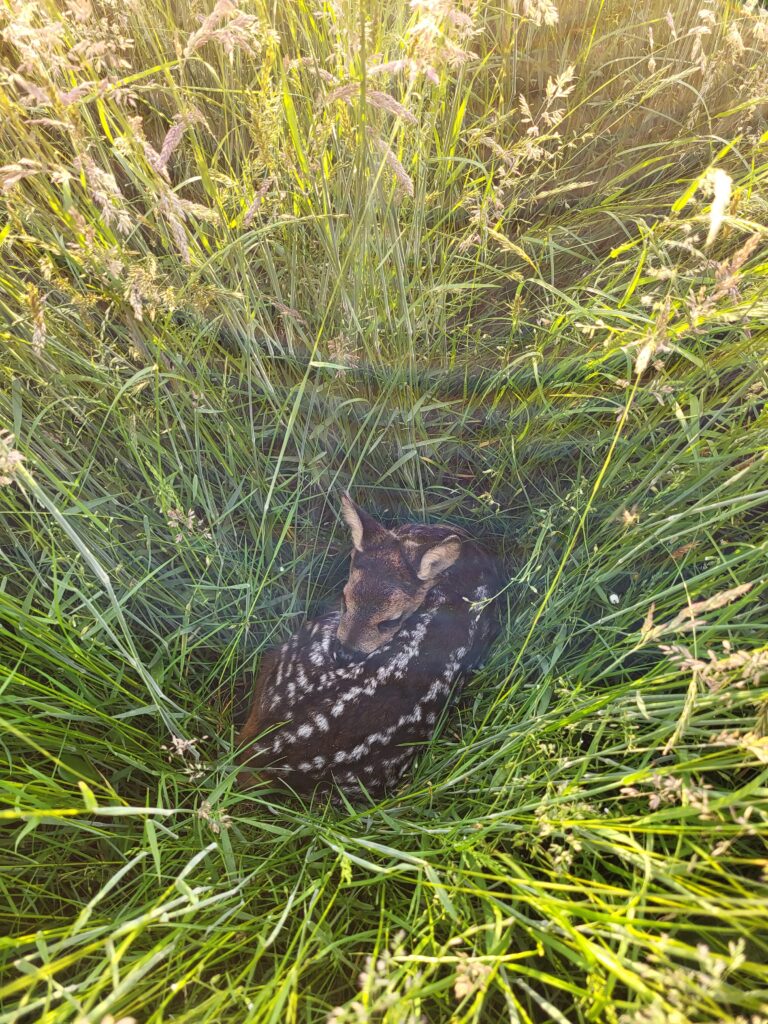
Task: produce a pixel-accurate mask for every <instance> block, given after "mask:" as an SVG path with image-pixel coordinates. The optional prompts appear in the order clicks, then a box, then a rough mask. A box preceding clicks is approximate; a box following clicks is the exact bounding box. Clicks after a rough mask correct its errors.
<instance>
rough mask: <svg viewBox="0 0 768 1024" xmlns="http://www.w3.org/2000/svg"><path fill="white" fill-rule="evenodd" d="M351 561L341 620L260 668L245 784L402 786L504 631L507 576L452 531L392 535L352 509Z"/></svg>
mask: <svg viewBox="0 0 768 1024" xmlns="http://www.w3.org/2000/svg"><path fill="white" fill-rule="evenodd" d="M344 515H345V518H346V520H347V522H348V523H349V525H350V528H351V531H352V540H353V545H354V551H353V556H352V563H351V567H350V576H349V581H348V583H347V585H346V586H345V588H344V598H343V601H342V606H341V610H340V611H339V612H333V613H331V614H329V615H325V616H322V617H321V618H319V619H316V620H314V621H312V622H310V623H308V624H307V625H306V626H305V627H304V628H303V629H302V630H300V631H299V632H298V633H296V634H295V635H294V636H292V637H291V638H290V639H289V640H287V641H286V642H285V643H284V644H282V645H281V646H280V647H278V648H276V649H274V650H272V651H269V652H268V653H267V654H266V655H265V656H264V658H263V660H262V665H261V668H260V671H259V674H258V677H257V679H256V683H255V686H254V691H253V702H252V705H251V710H250V713H249V715H248V719H247V721H246V722H245V725H244V726H243V727H242V729H241V730H240V733H239V735H238V737H237V746H238V747H239V748H242V749H241V751H240V754H239V755H238V761H239V763H240V764H241V765H242V766H243V768H244V771H243V772H242V773H241V780H242V782H243V783H244V784H246V785H247V784H248V783H249V782H251V781H253V776H252V774H251V773H252V772H253V771H256V772H258V773H259V774H260V775H265V776H274V777H279V778H282V779H283V780H284V781H286V782H287V783H288V784H289V785H290V786H291V787H292V788H294V789H295V790H297V791H298V792H304V793H306V792H310V791H312V790H313V789H314V788H315V787H316V786H318V785H321V786H327V785H329V784H331V783H335V784H337V785H339V786H340V787H341V788H342V789H345V790H347V791H348V792H350V793H355V792H357V793H359V792H360V783H362V784H363V786H364V787H365V788H366V789H367V790H368V791H369V792H371V793H373V794H376V793H380V792H382V791H384V790H386V789H389V788H391V787H393V786H394V785H396V783H397V782H398V780H399V778H400V776H401V774H402V772H403V770H404V769H405V768H406V767H407V764H408V762H409V761H410V760H411V759H412V758H413V756H414V754H415V753H416V751H417V749H418V746H419V745H420V744H423V743H424V742H426V740H428V739H429V737H430V735H431V733H432V731H433V729H434V726H435V723H436V721H437V719H438V716H439V715H440V713H441V711H442V710H443V708H444V707H445V705H446V704H447V702H448V700H449V698H450V697H451V695H452V694H453V695H454V696H455V695H456V693H457V691H458V689H459V687H460V685H461V684H462V683H463V681H464V679H465V678H466V676H467V675H468V674H469V673H470V672H471V671H472V669H474V668H476V667H477V665H478V664H479V663H480V661H481V660H482V659H483V657H484V655H485V654H486V652H487V650H488V648H489V647H490V644H491V643H492V642H493V640H494V638H495V636H496V635H497V633H498V631H499V615H498V602H496V601H494V600H493V598H494V596H495V595H496V594H497V593H498V591H499V589H500V583H501V580H500V573H499V569H498V566H497V564H496V563H495V561H494V560H493V559H492V558H491V557H490V556H489V555H488V554H486V553H485V552H484V551H483V550H482V549H481V548H480V547H479V546H478V545H477V544H475V543H474V541H472V540H471V539H470V538H468V537H465V536H463V535H459V534H457V532H456V531H455V530H454V529H452V528H449V527H445V526H420V525H413V524H410V525H406V526H403V527H400V529H398V530H396V531H388V530H384V528H383V527H381V526H379V524H378V523H376V522H375V520H373V519H372V518H371V517H370V516H368V515H367V514H366V513H363V512H362V510H361V509H358V508H357V506H355V505H353V504H352V503H351V501H349V499H347V500H346V503H345V508H344Z"/></svg>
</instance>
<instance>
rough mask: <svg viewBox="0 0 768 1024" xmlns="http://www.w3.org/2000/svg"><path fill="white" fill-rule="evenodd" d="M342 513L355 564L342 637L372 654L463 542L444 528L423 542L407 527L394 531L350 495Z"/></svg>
mask: <svg viewBox="0 0 768 1024" xmlns="http://www.w3.org/2000/svg"><path fill="white" fill-rule="evenodd" d="M341 511H342V515H343V516H344V519H345V521H346V523H347V525H348V526H349V529H350V532H351V534H352V564H351V566H350V570H349V579H348V580H347V585H346V586H345V587H344V596H343V597H342V601H341V618H340V620H339V628H338V632H337V636H338V638H339V640H340V641H341V643H342V644H343V645H344V646H345V647H347V648H349V649H351V650H354V651H359V652H360V653H362V654H370V653H371V652H372V651H375V650H376V648H377V647H380V646H381V644H383V643H385V642H386V641H387V640H391V639H392V637H393V636H394V635H395V633H396V632H397V631H398V629H399V628H400V626H401V624H402V623H403V621H404V620H405V619H406V618H407V617H408V616H409V615H411V614H412V613H413V612H415V611H416V610H417V609H418V608H419V607H421V604H422V602H423V601H424V598H425V597H426V596H427V594H428V593H429V591H430V590H431V589H432V587H433V586H434V585H435V583H436V582H437V579H438V577H439V576H440V574H441V573H443V572H445V571H446V570H447V569H449V568H450V567H451V566H452V565H453V564H454V562H456V560H457V559H458V557H459V555H460V554H461V544H462V542H461V538H460V537H458V536H457V535H456V534H452V533H451V532H450V531H449V530H447V529H446V528H444V527H443V528H441V529H439V530H437V536H434V537H432V538H430V537H429V536H427V537H426V539H425V538H424V537H422V538H421V540H420V541H419V542H415V541H414V540H413V539H412V538H409V536H408V533H407V531H403V530H399V531H398V532H397V533H393V532H392V531H391V530H387V529H385V528H384V527H383V526H381V525H380V524H379V523H377V522H376V520H375V519H374V518H373V517H372V516H370V515H368V513H367V512H364V511H363V509H361V508H359V507H358V506H357V505H356V504H355V503H354V502H353V501H352V499H351V498H350V497H349V495H348V494H345V495H344V497H343V498H342V500H341ZM421 529H422V533H423V532H424V528H421Z"/></svg>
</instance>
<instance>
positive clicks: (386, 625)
mask: <svg viewBox="0 0 768 1024" xmlns="http://www.w3.org/2000/svg"><path fill="white" fill-rule="evenodd" d="M402 621H403V616H402V615H398V616H397V618H396V619H384V621H383V622H380V623H379V632H380V633H388V632H389V631H390V629H397V627H398V626H399V625H400V623H401V622H402Z"/></svg>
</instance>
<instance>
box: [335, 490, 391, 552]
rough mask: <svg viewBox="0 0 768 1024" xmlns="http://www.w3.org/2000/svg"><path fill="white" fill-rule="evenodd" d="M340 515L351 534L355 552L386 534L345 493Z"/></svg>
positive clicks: (342, 497) (342, 498)
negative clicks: (376, 537)
mask: <svg viewBox="0 0 768 1024" xmlns="http://www.w3.org/2000/svg"><path fill="white" fill-rule="evenodd" d="M341 514H342V516H343V517H344V522H345V523H346V524H347V526H348V527H349V529H350V532H351V533H352V543H353V545H354V546H355V549H356V550H357V551H362V550H363V548H366V547H369V546H370V544H371V542H372V541H373V539H374V537H375V536H376V535H377V534H382V533H386V532H387V531H386V530H385V529H384V527H383V526H380V525H379V524H378V523H377V522H376V520H375V519H374V518H373V516H369V515H368V513H367V512H365V511H363V509H361V508H360V506H359V505H356V504H355V503H354V501H352V499H351V498H350V496H349V495H348V494H347V492H346V491H345V492H344V494H342V496H341Z"/></svg>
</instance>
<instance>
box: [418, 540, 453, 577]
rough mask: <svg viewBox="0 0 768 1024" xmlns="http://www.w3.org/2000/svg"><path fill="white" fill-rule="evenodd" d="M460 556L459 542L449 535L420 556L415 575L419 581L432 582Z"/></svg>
mask: <svg viewBox="0 0 768 1024" xmlns="http://www.w3.org/2000/svg"><path fill="white" fill-rule="evenodd" d="M460 554H461V540H460V539H459V538H458V537H457V536H456V535H455V534H451V536H450V537H446V538H445V540H441V541H440V543H439V544H435V546H434V547H433V548H430V549H429V550H428V551H426V552H425V553H424V555H422V558H421V564H420V565H419V569H418V572H417V573H416V575H417V576H418V577H419V579H420V580H433V579H434V578H435V577H436V576H439V575H440V573H441V572H445V570H446V569H450V567H451V566H452V565H453V563H454V562H455V561H456V559H457V558H458V557H459V555H460Z"/></svg>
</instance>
